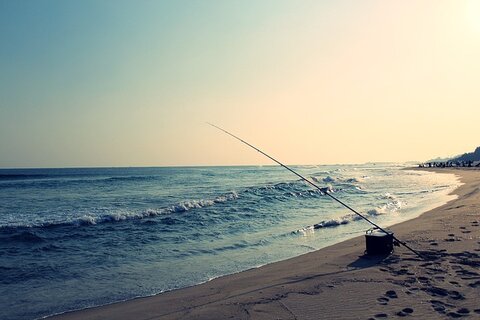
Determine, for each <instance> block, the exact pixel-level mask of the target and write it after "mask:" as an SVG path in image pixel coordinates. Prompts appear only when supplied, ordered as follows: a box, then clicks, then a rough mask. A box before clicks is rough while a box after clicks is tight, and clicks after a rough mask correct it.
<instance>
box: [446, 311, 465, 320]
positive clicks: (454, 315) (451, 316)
mask: <svg viewBox="0 0 480 320" xmlns="http://www.w3.org/2000/svg"><path fill="white" fill-rule="evenodd" d="M447 316H449V317H450V318H454V319H456V318H461V317H463V315H462V314H459V313H456V312H449V313H447Z"/></svg>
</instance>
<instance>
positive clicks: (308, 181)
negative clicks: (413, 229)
mask: <svg viewBox="0 0 480 320" xmlns="http://www.w3.org/2000/svg"><path fill="white" fill-rule="evenodd" d="M207 124H209V125H211V126H212V127H214V128H216V129H218V130H220V131H223V132H224V133H226V134H228V135H229V136H231V137H233V138H235V139H237V140H239V141H240V142H242V143H244V144H246V145H247V146H249V147H250V148H252V149H254V150H256V151H257V152H259V153H261V154H263V155H264V156H265V157H267V158H269V159H270V160H272V161H274V162H276V163H278V164H279V165H280V166H282V167H284V168H285V169H287V170H288V171H290V172H291V173H293V174H294V175H296V176H297V177H299V178H300V179H302V180H303V181H305V182H306V183H308V184H310V185H311V186H313V187H314V188H316V189H318V190H319V191H320V192H321V193H322V194H325V195H327V196H329V197H330V198H331V199H333V200H335V201H336V202H338V203H339V204H341V205H342V206H344V207H345V208H347V209H348V210H350V211H352V212H353V213H355V214H356V215H357V216H359V217H360V218H362V219H363V220H365V221H367V222H368V223H370V224H371V225H373V226H374V227H375V228H377V229H378V230H380V231H382V232H384V233H385V234H388V235H392V238H393V240H395V241H396V242H397V243H399V244H401V245H402V246H404V247H405V248H407V249H408V250H410V251H411V252H413V253H414V254H416V255H417V256H419V257H420V258H422V259H424V260H425V258H424V257H423V256H422V255H421V254H420V252H418V251H416V250H415V249H413V248H411V247H410V246H409V245H407V244H406V243H405V242H404V241H401V240H400V239H398V238H397V237H395V236H394V235H393V234H392V233H390V232H388V231H387V230H385V229H383V228H382V227H380V226H379V225H377V224H376V223H375V222H373V221H371V220H370V219H368V218H367V217H365V216H364V215H363V214H361V213H360V212H358V211H357V210H355V209H353V208H352V207H350V206H349V205H347V204H346V203H344V202H343V201H341V200H340V199H338V198H337V197H334V196H333V195H332V194H330V193H329V192H328V188H321V187H319V186H318V185H317V184H315V183H313V182H312V181H310V180H308V179H307V178H305V177H304V176H302V175H301V174H299V173H298V172H296V171H294V170H293V169H291V168H289V167H287V166H286V165H284V164H283V163H281V162H280V161H278V160H277V159H275V158H273V157H271V156H269V155H268V154H266V153H265V152H263V151H262V150H260V149H258V148H257V147H255V146H253V145H251V144H250V143H248V142H247V141H245V140H243V139H241V138H239V137H237V136H236V135H234V134H232V133H230V132H228V131H227V130H225V129H222V128H220V127H219V126H216V125H214V124H212V123H210V122H207Z"/></svg>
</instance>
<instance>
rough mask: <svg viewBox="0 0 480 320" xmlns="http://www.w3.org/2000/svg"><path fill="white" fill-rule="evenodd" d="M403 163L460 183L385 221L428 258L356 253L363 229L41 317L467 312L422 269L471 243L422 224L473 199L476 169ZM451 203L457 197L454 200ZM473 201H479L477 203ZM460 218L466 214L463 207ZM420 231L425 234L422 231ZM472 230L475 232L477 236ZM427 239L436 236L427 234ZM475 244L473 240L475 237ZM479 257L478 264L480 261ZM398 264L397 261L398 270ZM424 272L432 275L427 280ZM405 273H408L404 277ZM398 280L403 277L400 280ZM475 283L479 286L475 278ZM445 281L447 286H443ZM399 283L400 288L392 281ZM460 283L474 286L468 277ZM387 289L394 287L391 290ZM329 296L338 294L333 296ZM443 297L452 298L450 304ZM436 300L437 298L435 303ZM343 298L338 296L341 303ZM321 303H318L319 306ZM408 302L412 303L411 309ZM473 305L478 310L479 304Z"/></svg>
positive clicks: (466, 304) (465, 304) (466, 303)
mask: <svg viewBox="0 0 480 320" xmlns="http://www.w3.org/2000/svg"><path fill="white" fill-rule="evenodd" d="M409 170H423V171H434V172H443V173H453V174H455V175H457V176H459V178H460V181H461V182H462V183H463V185H461V186H460V187H459V188H457V189H455V190H454V191H453V194H456V195H457V196H458V197H457V198H456V199H454V200H451V201H449V202H447V203H446V204H444V205H442V206H439V207H436V208H434V209H432V210H430V211H427V212H424V213H422V214H421V215H420V216H419V217H417V218H414V219H411V220H408V221H405V222H401V223H399V224H396V225H393V226H391V227H389V228H390V229H391V230H392V231H394V232H395V235H396V236H398V237H399V238H400V239H402V240H403V241H406V242H407V243H408V244H409V245H411V246H413V247H414V248H415V249H419V250H421V251H432V249H434V250H433V251H434V252H430V254H429V255H431V256H435V257H436V258H435V260H432V261H430V262H425V261H421V260H419V259H418V258H417V257H415V256H414V255H413V254H411V253H410V252H409V251H407V250H406V249H404V248H397V249H396V251H395V252H394V253H393V254H392V255H390V256H389V257H384V259H382V258H379V257H377V258H366V257H362V254H363V250H364V242H363V236H359V237H355V238H352V239H350V240H346V241H343V242H341V243H337V244H335V245H332V246H329V247H325V248H322V249H320V250H317V251H314V252H310V253H307V254H304V255H301V256H297V257H294V258H290V259H287V260H283V261H279V262H275V263H271V264H267V265H264V266H261V267H258V268H253V269H249V270H246V271H243V272H240V273H236V274H231V275H226V276H222V277H219V278H215V279H213V280H211V281H207V282H204V283H202V284H198V285H195V286H192V287H187V288H182V289H177V290H173V291H168V292H165V293H161V294H157V295H154V296H149V297H142V298H135V299H133V300H127V301H123V302H117V303H113V304H109V305H105V306H100V307H94V308H90V309H83V310H78V311H72V312H67V313H63V314H59V315H56V316H51V317H48V319H100V318H101V319H131V318H135V319H152V318H153V319H180V318H182V319H185V318H195V319H211V318H215V319H223V318H229V317H233V318H242V319H256V318H259V319H260V318H261V319H264V318H286V319H295V318H318V314H319V312H321V314H323V316H325V317H327V318H331V317H333V316H335V317H338V318H339V319H340V318H342V319H357V318H365V319H367V318H369V317H373V319H375V315H377V316H378V318H380V316H379V315H389V314H392V315H395V314H397V313H399V312H403V313H405V315H408V314H410V313H412V314H413V315H415V316H420V315H421V316H422V317H423V318H431V319H437V318H438V317H439V316H440V317H441V316H442V315H445V314H448V312H454V313H455V312H457V311H464V312H465V311H468V313H467V314H473V313H474V312H476V309H475V308H474V306H473V305H472V304H474V301H473V300H474V299H468V298H467V297H466V296H467V295H466V294H462V297H463V298H462V299H460V298H459V297H460V296H459V295H457V296H456V297H457V298H458V299H454V298H455V294H454V293H452V294H450V293H451V292H457V293H458V294H461V293H460V292H459V290H460V289H459V288H461V287H462V286H461V285H460V282H459V281H450V282H449V283H448V286H449V288H443V287H439V284H437V283H436V282H441V277H443V279H444V280H445V279H446V278H447V276H445V275H442V274H443V273H441V272H440V271H438V270H437V271H438V272H437V273H438V275H435V274H429V270H428V269H432V268H437V269H440V270H441V268H440V266H437V265H436V264H440V265H441V262H440V261H441V260H448V258H451V257H450V255H449V254H447V253H445V252H448V251H449V250H447V249H445V248H444V247H448V246H452V245H455V249H457V248H456V247H458V246H460V247H462V246H461V245H463V247H462V248H461V249H471V248H470V247H471V246H472V244H470V245H469V246H465V244H467V242H468V241H462V240H459V241H457V240H456V237H458V236H457V233H459V234H463V232H462V231H459V232H456V233H453V232H451V233H448V232H447V233H448V234H453V235H454V236H446V235H443V233H444V232H446V230H437V229H433V228H430V229H429V228H428V226H429V225H430V226H432V223H433V224H436V223H441V224H444V223H445V221H443V220H442V219H445V218H448V216H449V215H452V214H454V215H460V216H462V212H464V210H465V209H463V208H465V207H466V206H467V205H465V204H462V203H469V204H470V205H472V204H471V202H472V199H471V198H472V197H473V198H475V199H476V201H473V202H474V204H475V205H476V203H478V202H479V201H478V200H480V191H479V192H477V191H478V190H479V186H480V171H479V170H462V169H428V168H420V169H417V168H413V169H411V168H409ZM458 202H461V204H458ZM454 204H458V205H457V206H454ZM450 207H451V208H450ZM448 208H450V209H448ZM475 208H476V209H478V205H477V206H476V207H475ZM462 209H463V210H462ZM445 212H446V214H447V217H443V218H442V219H440V218H441V216H442V213H443V214H444V215H445ZM476 212H477V215H476V217H475V218H474V217H471V219H472V220H475V221H477V222H478V219H479V218H480V212H478V210H477V211H476ZM464 213H465V212H464ZM460 218H462V217H459V219H458V221H455V222H462V223H463V224H462V225H461V226H459V228H460V227H461V228H460V229H459V230H463V231H468V233H464V234H467V235H469V234H471V233H472V231H470V230H467V228H471V227H472V226H467V225H468V222H467V221H464V220H465V219H463V220H462V219H460ZM463 218H466V216H465V215H463ZM452 223H453V222H452ZM447 225H448V224H445V225H444V226H445V227H446V226H447ZM425 226H427V229H425ZM449 227H451V226H449ZM462 228H463V229H462ZM477 229H478V231H476V234H477V235H480V228H478V227H477ZM427 235H430V237H426V236H427ZM445 236H446V237H447V238H446V239H449V240H448V241H447V240H446V239H444V241H442V240H441V239H440V238H442V237H443V238H445ZM448 237H450V238H448ZM477 238H479V239H480V236H479V237H477ZM433 239H437V240H433ZM451 239H453V240H451ZM432 240H433V241H436V242H432ZM450 240H451V241H450ZM470 240H471V239H470ZM459 242H462V243H461V245H459V244H458V243H459ZM470 242H471V241H470ZM475 244H476V246H477V247H478V244H477V243H476V242H475ZM441 250H446V251H441ZM463 252H473V250H463ZM472 254H473V253H472ZM454 257H457V256H454ZM457 258H458V257H457ZM473 258H476V257H473ZM479 258H480V257H479ZM470 259H472V257H470ZM402 263H403V265H402ZM426 263H431V264H430V265H429V266H430V268H429V266H423V267H422V266H421V265H422V264H426ZM450 264H451V263H450ZM478 265H479V266H480V262H479V263H478ZM405 266H407V267H405ZM432 266H436V267H432ZM412 268H416V269H418V270H417V272H412V271H409V269H412ZM397 269H400V273H399V270H397ZM421 269H425V270H421ZM402 270H403V271H402ZM459 270H463V271H462V272H463V273H465V274H468V273H473V272H474V271H471V270H469V269H468V266H465V267H460V269H459ZM319 271H321V273H319ZM417 273H418V274H419V275H418V276H417ZM430 273H431V271H430ZM449 275H450V273H449ZM429 276H431V278H432V280H431V281H430V280H429ZM405 277H407V278H409V279H403V278H405ZM435 277H437V278H438V279H437V278H435ZM479 279H480V276H479ZM464 280H465V279H464ZM469 280H474V279H473V278H471V279H469ZM399 281H400V282H402V281H403V282H402V283H403V285H402V284H401V283H399ZM417 282H418V283H420V284H422V286H423V287H422V288H418V287H417V288H416V290H413V286H414V284H416V283H417ZM444 282H445V281H444ZM447 282H448V281H447ZM451 282H456V283H457V284H454V283H451ZM473 283H474V282H473ZM478 283H479V286H480V281H478ZM457 285H460V287H457ZM444 286H445V285H444ZM452 286H453V287H454V288H450V287H452ZM398 287H402V288H401V289H398ZM466 287H468V288H471V289H475V287H472V286H470V284H468V283H467V284H466ZM389 288H390V289H389ZM393 288H396V289H393ZM406 288H410V289H412V290H410V289H406ZM432 288H434V289H432ZM439 288H440V289H442V290H440V289H439ZM455 289H456V290H455ZM400 290H402V292H403V293H404V295H402V296H403V297H400V295H401V294H400ZM392 291H393V293H392ZM357 293H358V294H359V295H357ZM388 293H390V295H391V296H392V297H390V296H389V295H388ZM393 295H396V298H394V297H393ZM335 296H336V297H337V299H335V298H334V297H335ZM415 296H422V297H423V296H425V297H423V300H422V299H418V297H417V298H416V299H411V298H412V297H415ZM338 297H343V300H345V302H348V304H347V303H346V304H345V306H346V305H348V308H344V309H341V310H340V309H339V307H338ZM432 297H434V298H432ZM332 298H333V299H332ZM409 298H410V299H409ZM428 298H431V299H430V300H432V299H436V300H434V301H437V304H436V305H435V306H433V305H432V306H427V305H428V303H430V304H432V302H431V301H430V302H429V300H428ZM441 298H445V300H446V302H442V301H441ZM411 300H412V301H411ZM450 300H454V301H455V302H457V303H456V304H453V303H451V301H450ZM419 301H423V303H418V302H419ZM438 301H440V302H442V303H443V304H439V303H438ZM449 301H450V302H449ZM399 302H403V303H401V304H403V305H405V307H404V308H403V309H405V310H403V309H402V308H400V304H399ZM457 305H458V306H457ZM470 305H471V306H470ZM345 306H344V305H343V304H342V307H345ZM426 306H427V307H426ZM452 306H453V307H452ZM393 307H395V308H393ZM392 308H393V309H392ZM399 308H400V309H399ZM435 308H437V309H438V310H440V309H442V308H443V310H444V311H445V312H444V313H441V312H439V311H435ZM455 308H456V309H455ZM461 308H465V310H461ZM320 309H321V311H319V310H320ZM375 309H378V312H374V311H373V310H375ZM410 309H411V310H413V311H412V312H410ZM450 309H451V310H450ZM454 309H455V310H454ZM447 311H448V312H447ZM478 312H479V313H480V310H478ZM457 313H458V312H457ZM458 314H459V315H462V313H461V312H460V313H458Z"/></svg>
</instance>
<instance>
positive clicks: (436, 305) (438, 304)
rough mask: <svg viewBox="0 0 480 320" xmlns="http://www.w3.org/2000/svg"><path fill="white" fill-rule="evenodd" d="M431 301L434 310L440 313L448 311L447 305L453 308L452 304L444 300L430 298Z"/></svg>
mask: <svg viewBox="0 0 480 320" xmlns="http://www.w3.org/2000/svg"><path fill="white" fill-rule="evenodd" d="M430 303H431V304H432V308H433V310H435V311H437V312H438V313H441V314H445V313H447V307H449V308H452V307H454V306H452V305H451V304H447V303H444V302H442V301H438V300H430Z"/></svg>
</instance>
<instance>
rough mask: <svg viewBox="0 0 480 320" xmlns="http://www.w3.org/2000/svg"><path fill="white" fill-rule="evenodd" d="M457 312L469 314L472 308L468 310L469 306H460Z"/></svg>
mask: <svg viewBox="0 0 480 320" xmlns="http://www.w3.org/2000/svg"><path fill="white" fill-rule="evenodd" d="M457 313H459V314H461V315H464V316H466V315H467V314H469V313H470V310H468V309H467V308H460V309H458V310H457Z"/></svg>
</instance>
